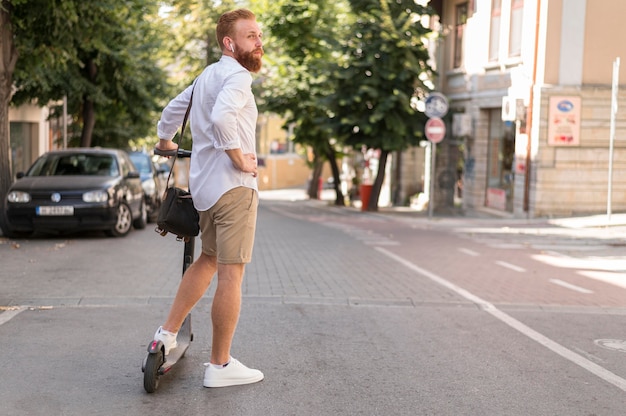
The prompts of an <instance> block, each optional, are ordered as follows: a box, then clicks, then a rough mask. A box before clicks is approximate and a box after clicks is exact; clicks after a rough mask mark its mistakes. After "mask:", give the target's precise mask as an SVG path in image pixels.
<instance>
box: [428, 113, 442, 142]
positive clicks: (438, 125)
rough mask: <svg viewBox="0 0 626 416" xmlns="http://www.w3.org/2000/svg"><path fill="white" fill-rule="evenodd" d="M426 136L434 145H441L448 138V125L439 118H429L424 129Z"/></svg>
mask: <svg viewBox="0 0 626 416" xmlns="http://www.w3.org/2000/svg"><path fill="white" fill-rule="evenodd" d="M424 134H426V138H427V139H428V140H430V141H431V142H432V143H439V142H440V141H442V140H443V138H444V137H446V123H444V122H443V120H442V119H440V118H439V117H433V118H429V119H428V121H426V126H425V127H424Z"/></svg>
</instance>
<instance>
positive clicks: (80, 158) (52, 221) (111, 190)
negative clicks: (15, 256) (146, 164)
mask: <svg viewBox="0 0 626 416" xmlns="http://www.w3.org/2000/svg"><path fill="white" fill-rule="evenodd" d="M16 178H17V180H16V181H15V183H14V184H13V185H12V186H11V187H10V188H9V191H8V193H7V197H6V209H5V215H6V219H7V223H8V224H7V225H8V228H9V234H10V235H9V236H13V237H17V236H27V235H29V234H31V233H33V232H36V231H41V232H67V231H82V230H104V231H105V232H106V233H107V234H108V235H111V236H115V237H121V236H125V235H126V234H128V233H129V232H130V229H131V227H132V226H134V227H135V228H138V229H142V228H145V227H146V222H147V212H146V206H145V203H144V199H143V190H142V188H141V179H140V176H139V172H138V171H137V169H136V168H135V166H134V165H133V163H132V161H131V160H130V158H129V156H128V154H127V153H126V152H124V151H122V150H116V149H100V148H73V149H68V150H58V151H51V152H48V153H45V154H44V155H42V156H40V157H39V158H38V159H37V160H36V161H35V162H34V163H33V165H32V166H31V167H30V168H29V169H28V171H27V172H26V173H23V172H19V173H18V174H17V175H16Z"/></svg>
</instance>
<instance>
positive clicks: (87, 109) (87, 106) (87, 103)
mask: <svg viewBox="0 0 626 416" xmlns="http://www.w3.org/2000/svg"><path fill="white" fill-rule="evenodd" d="M95 125H96V113H95V111H94V107H93V101H92V100H90V99H89V98H85V99H84V100H83V132H82V134H81V136H80V146H81V147H91V137H92V136H93V129H94V127H95Z"/></svg>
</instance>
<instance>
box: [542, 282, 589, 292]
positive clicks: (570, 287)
mask: <svg viewBox="0 0 626 416" xmlns="http://www.w3.org/2000/svg"><path fill="white" fill-rule="evenodd" d="M549 281H550V283H554V284H555V285H559V286H563V287H565V288H568V289H571V290H575V291H576V292H580V293H585V294H587V295H588V294H591V293H593V290H589V289H585V288H584V287H580V286H576V285H573V284H571V283H567V282H564V281H563V280H560V279H550V280H549Z"/></svg>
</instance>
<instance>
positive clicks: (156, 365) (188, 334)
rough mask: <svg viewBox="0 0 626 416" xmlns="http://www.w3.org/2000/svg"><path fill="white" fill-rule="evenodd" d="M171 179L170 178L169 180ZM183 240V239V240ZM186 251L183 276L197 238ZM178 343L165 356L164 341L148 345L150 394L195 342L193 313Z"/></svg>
mask: <svg viewBox="0 0 626 416" xmlns="http://www.w3.org/2000/svg"><path fill="white" fill-rule="evenodd" d="M154 153H155V154H158V155H161V156H176V157H183V158H184V157H187V158H188V157H190V156H191V151H189V150H184V149H178V150H177V151H176V153H174V152H163V151H159V149H155V151H154ZM168 179H169V178H168ZM155 231H156V232H158V233H160V234H161V235H165V234H167V233H165V234H163V232H162V231H161V230H159V228H158V227H157V229H156V230H155ZM181 240H183V239H181ZM183 241H184V249H183V275H184V274H185V271H186V270H187V268H188V267H189V266H191V263H193V260H194V253H195V238H194V237H191V238H187V239H184V240H183ZM176 341H177V343H178V345H177V347H176V348H174V349H172V350H170V353H169V354H168V355H167V356H166V355H165V346H164V345H163V342H162V341H159V340H156V339H155V340H152V341H151V342H150V344H149V345H148V356H147V357H146V358H145V359H144V361H143V364H142V366H141V371H143V387H144V389H145V390H146V392H148V393H154V392H155V391H156V389H157V388H158V386H159V378H160V377H161V376H162V375H164V374H167V372H169V371H170V370H171V369H172V368H173V367H174V365H175V364H176V363H177V362H178V360H180V359H181V358H183V357H184V356H185V352H186V351H187V348H189V345H190V344H191V341H193V332H192V331H191V313H190V314H188V315H187V316H186V317H185V320H184V321H183V324H182V326H181V327H180V330H179V331H178V336H177V338H176Z"/></svg>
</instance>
